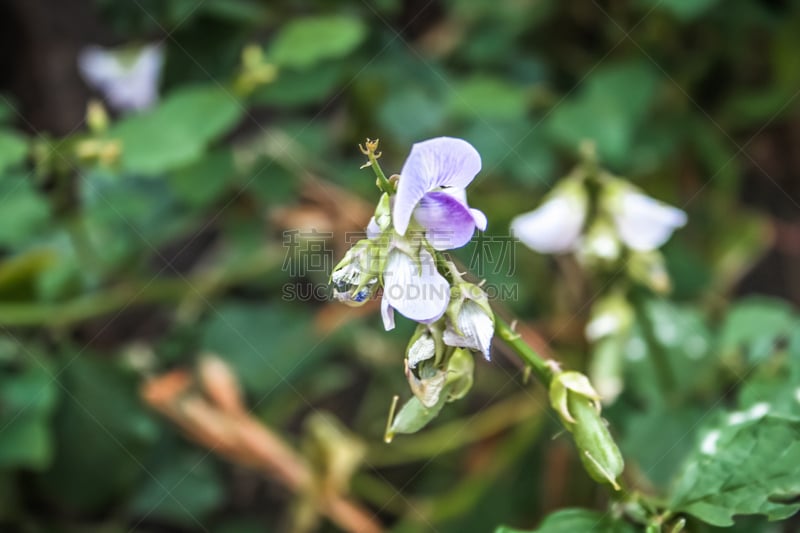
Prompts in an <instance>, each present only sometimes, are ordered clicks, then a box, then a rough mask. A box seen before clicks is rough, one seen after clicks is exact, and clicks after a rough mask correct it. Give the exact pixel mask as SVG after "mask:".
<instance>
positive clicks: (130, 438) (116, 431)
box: [39, 352, 158, 512]
mask: <svg viewBox="0 0 800 533" xmlns="http://www.w3.org/2000/svg"><path fill="white" fill-rule="evenodd" d="M63 364H64V367H63V370H62V371H61V372H60V373H59V374H58V381H59V383H60V388H61V389H62V390H63V391H64V401H63V402H62V403H61V406H60V409H59V410H58V412H57V414H56V416H55V419H54V420H55V423H54V431H55V436H56V438H55V442H57V443H58V447H57V449H56V455H55V461H54V464H53V465H52V467H51V468H50V469H49V470H48V471H46V472H44V473H43V474H42V475H41V478H40V480H39V481H40V484H41V487H42V488H43V489H44V491H45V492H46V493H47V494H48V496H49V497H52V498H54V499H56V500H57V501H59V502H60V503H62V504H64V505H68V506H70V507H74V508H76V509H80V510H82V511H85V512H88V511H92V510H95V511H96V510H99V509H103V508H107V506H108V505H109V504H111V503H112V502H114V501H115V499H117V498H123V497H126V496H127V495H128V494H129V492H130V491H131V490H132V489H133V487H134V486H135V485H136V483H137V482H138V481H139V480H140V479H144V478H146V477H147V471H146V470H145V468H144V467H143V460H144V457H145V456H146V455H147V453H148V452H149V450H150V449H151V447H152V445H153V443H154V442H155V440H156V438H157V436H158V426H156V424H155V422H154V420H153V418H152V415H151V414H150V413H149V412H147V411H145V408H144V406H143V405H142V404H141V402H140V400H139V396H138V386H139V376H136V375H134V374H133V373H131V372H129V371H127V370H124V369H122V368H121V367H120V366H119V365H117V364H116V363H115V362H113V361H110V360H109V361H103V360H97V359H95V358H93V357H91V356H90V355H89V354H87V353H80V354H75V353H73V352H67V353H65V354H64V360H63Z"/></svg>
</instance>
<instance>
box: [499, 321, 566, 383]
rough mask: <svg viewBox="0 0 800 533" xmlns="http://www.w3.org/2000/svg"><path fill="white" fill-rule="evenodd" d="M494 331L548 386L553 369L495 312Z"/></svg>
mask: <svg viewBox="0 0 800 533" xmlns="http://www.w3.org/2000/svg"><path fill="white" fill-rule="evenodd" d="M494 323H495V332H496V333H497V335H498V336H499V337H500V338H501V339H503V340H504V341H505V343H506V344H507V345H508V346H509V347H510V348H511V349H512V350H514V352H515V353H516V354H517V355H518V356H519V357H520V359H522V360H523V361H524V362H525V364H526V365H528V366H529V367H530V368H531V370H532V371H533V373H534V374H536V377H537V378H538V379H539V381H541V382H542V384H543V385H544V386H546V387H549V386H550V380H551V379H552V377H553V369H552V367H551V366H550V365H549V364H548V363H547V361H546V360H545V359H543V358H542V356H540V355H539V354H538V353H536V351H535V350H534V349H533V348H531V347H530V346H528V344H527V343H526V342H525V341H524V340H523V339H522V337H520V336H519V334H518V333H516V332H515V331H514V330H513V329H512V328H511V326H510V325H509V324H508V323H507V322H506V321H505V320H503V319H502V318H501V317H500V316H498V315H497V314H495V315H494Z"/></svg>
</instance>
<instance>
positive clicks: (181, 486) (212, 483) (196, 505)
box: [131, 450, 225, 527]
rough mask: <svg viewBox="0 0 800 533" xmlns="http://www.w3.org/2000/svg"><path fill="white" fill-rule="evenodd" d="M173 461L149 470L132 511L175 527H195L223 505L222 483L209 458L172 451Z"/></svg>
mask: <svg viewBox="0 0 800 533" xmlns="http://www.w3.org/2000/svg"><path fill="white" fill-rule="evenodd" d="M169 451H170V452H171V454H170V456H169V457H170V460H162V461H161V462H160V464H158V465H157V466H156V467H154V468H152V469H150V472H151V476H148V477H147V479H146V481H145V484H144V486H143V487H142V489H141V492H139V493H138V494H137V495H136V496H135V497H134V498H133V500H132V502H131V507H132V511H133V512H134V513H136V514H138V515H139V516H148V517H153V518H157V519H160V520H164V521H166V522H170V523H174V524H183V525H186V526H190V527H196V526H197V523H198V522H197V521H198V520H200V519H202V518H203V517H205V516H207V515H208V514H209V513H211V512H213V511H214V510H215V509H216V508H217V507H219V505H220V504H221V503H222V502H223V501H224V498H225V491H224V489H223V485H222V480H221V479H220V477H219V475H218V474H217V471H216V469H215V467H214V461H213V459H212V458H211V457H209V456H208V454H200V453H182V454H180V455H178V457H177V458H176V457H175V455H177V454H178V453H180V452H178V451H176V450H169Z"/></svg>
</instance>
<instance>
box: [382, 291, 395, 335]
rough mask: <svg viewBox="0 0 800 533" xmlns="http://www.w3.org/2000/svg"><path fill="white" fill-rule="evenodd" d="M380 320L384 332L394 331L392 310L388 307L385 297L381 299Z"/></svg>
mask: <svg viewBox="0 0 800 533" xmlns="http://www.w3.org/2000/svg"><path fill="white" fill-rule="evenodd" d="M381 318H382V319H383V329H385V330H386V331H391V330H393V329H394V309H392V306H391V305H389V300H387V299H386V297H383V298H381Z"/></svg>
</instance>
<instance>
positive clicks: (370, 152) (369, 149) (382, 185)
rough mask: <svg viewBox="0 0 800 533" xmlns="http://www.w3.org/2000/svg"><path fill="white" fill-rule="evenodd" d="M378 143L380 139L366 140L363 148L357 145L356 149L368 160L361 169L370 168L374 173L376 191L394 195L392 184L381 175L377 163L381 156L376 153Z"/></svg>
mask: <svg viewBox="0 0 800 533" xmlns="http://www.w3.org/2000/svg"><path fill="white" fill-rule="evenodd" d="M379 142H380V139H374V140H371V139H367V141H366V142H365V143H364V146H361V145H358V147H359V148H360V149H361V153H362V154H364V155H365V156H367V159H369V161H367V163H365V164H364V165H362V167H361V168H365V167H372V170H373V172H375V178H376V179H375V185H376V186H377V187H378V189H380V190H381V192H385V193H387V194H394V193H395V187H394V184H393V183H392V182H391V181H389V180H388V179H387V178H386V174H384V173H383V169H382V168H381V165H380V164H379V163H378V158H379V157H380V156H381V152H378V143H379Z"/></svg>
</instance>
